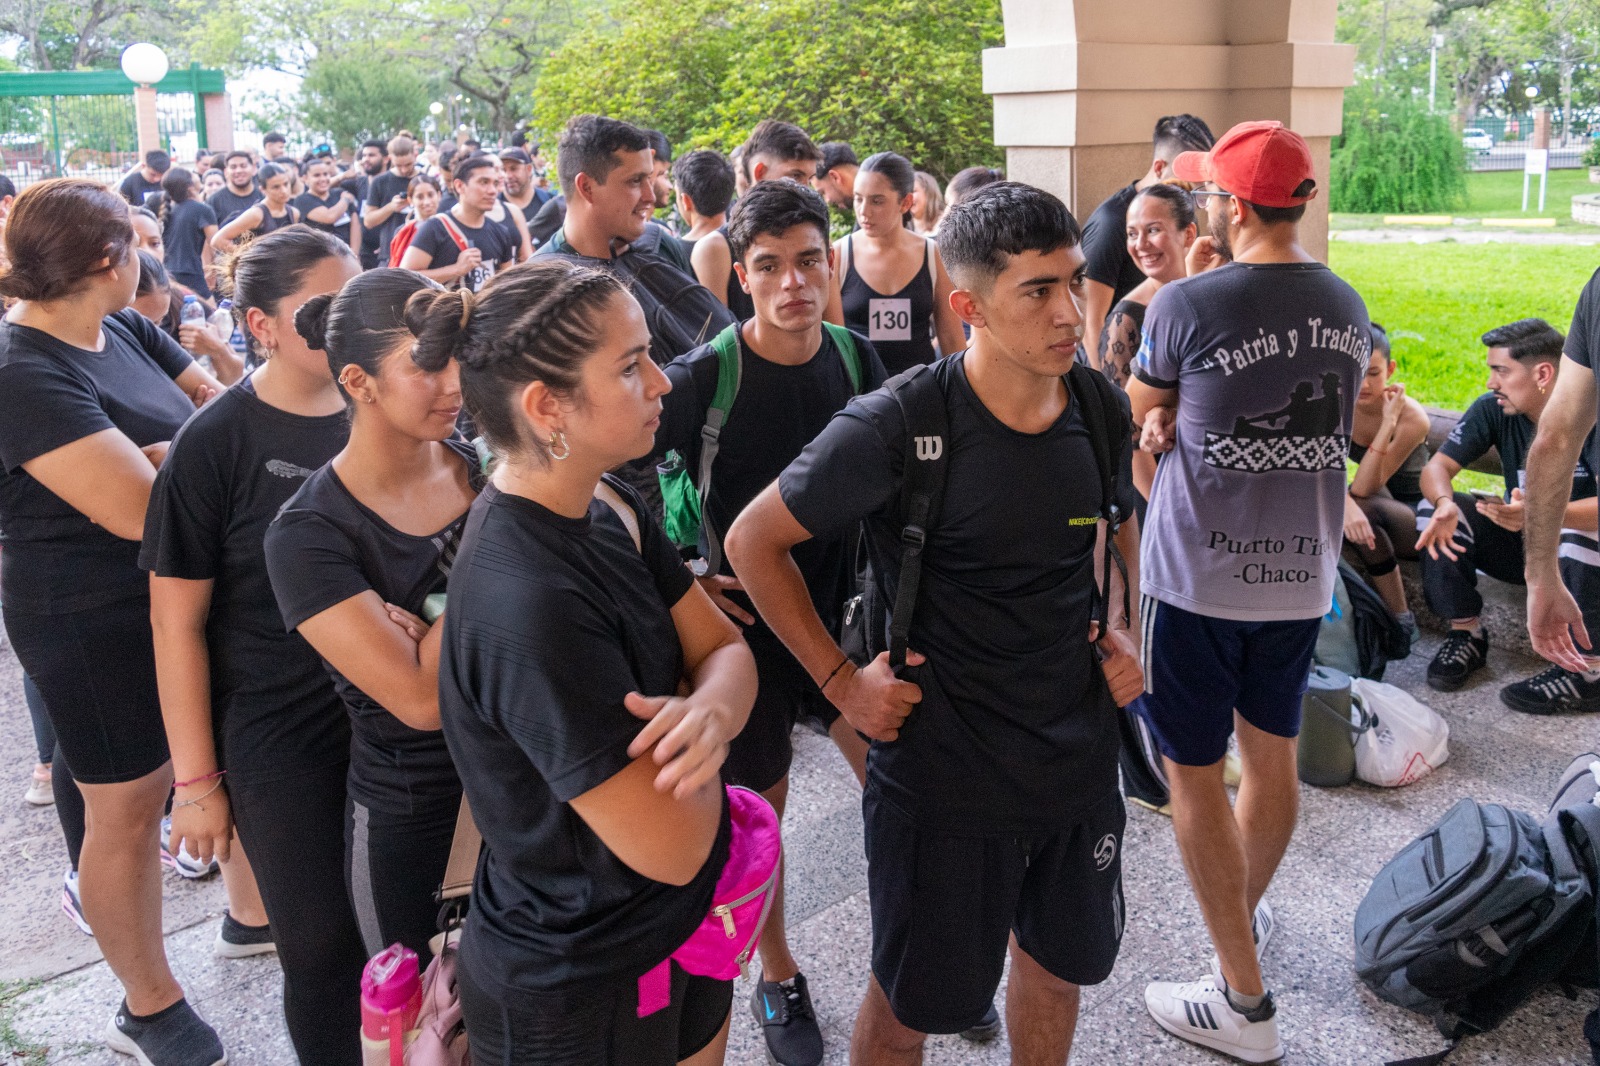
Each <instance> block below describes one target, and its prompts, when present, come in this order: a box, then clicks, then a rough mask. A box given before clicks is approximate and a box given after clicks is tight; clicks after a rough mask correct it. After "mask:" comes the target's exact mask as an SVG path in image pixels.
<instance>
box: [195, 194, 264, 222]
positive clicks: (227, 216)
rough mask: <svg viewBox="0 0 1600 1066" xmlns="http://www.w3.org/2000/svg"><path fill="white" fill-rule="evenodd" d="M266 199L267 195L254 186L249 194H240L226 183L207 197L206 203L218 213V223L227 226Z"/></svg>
mask: <svg viewBox="0 0 1600 1066" xmlns="http://www.w3.org/2000/svg"><path fill="white" fill-rule="evenodd" d="M265 199H266V197H265V196H263V195H262V194H261V190H260V189H257V188H255V187H253V186H252V187H251V189H250V191H249V192H248V193H247V194H245V195H244V196H239V195H237V194H236V193H234V191H233V186H231V185H224V186H223V187H222V188H220V189H218V190H217V191H216V192H214V193H212V194H211V195H210V196H208V197H206V203H207V204H209V205H210V207H211V210H212V211H213V212H214V213H215V214H216V216H217V225H219V226H226V225H227V224H228V223H230V222H232V221H233V220H234V219H236V218H238V217H239V216H240V215H242V214H244V213H245V212H246V211H248V210H250V209H251V208H252V207H254V206H255V205H256V204H259V203H260V202H261V201H262V200H265Z"/></svg>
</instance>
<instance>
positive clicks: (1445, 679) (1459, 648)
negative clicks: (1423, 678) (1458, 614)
mask: <svg viewBox="0 0 1600 1066" xmlns="http://www.w3.org/2000/svg"><path fill="white" fill-rule="evenodd" d="M1488 664H1489V637H1488V635H1487V634H1485V635H1484V636H1481V637H1478V636H1474V635H1473V634H1472V632H1471V631H1470V630H1466V629H1452V630H1451V631H1450V634H1449V635H1448V636H1447V637H1445V638H1444V646H1443V647H1441V648H1440V649H1439V651H1438V652H1437V654H1435V655H1434V657H1433V662H1431V663H1429V664H1428V687H1429V688H1435V689H1438V690H1439V691H1440V692H1454V691H1455V690H1456V689H1458V688H1460V687H1461V686H1462V685H1465V684H1466V683H1467V678H1469V677H1471V676H1472V674H1473V672H1474V671H1476V670H1482V669H1483V668H1484V667H1485V666H1487V665H1488Z"/></svg>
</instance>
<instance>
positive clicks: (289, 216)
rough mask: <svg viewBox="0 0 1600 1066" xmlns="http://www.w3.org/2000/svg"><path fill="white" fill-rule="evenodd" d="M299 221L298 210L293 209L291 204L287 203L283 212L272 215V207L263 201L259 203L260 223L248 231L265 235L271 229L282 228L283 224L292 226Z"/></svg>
mask: <svg viewBox="0 0 1600 1066" xmlns="http://www.w3.org/2000/svg"><path fill="white" fill-rule="evenodd" d="M299 221H300V212H298V211H296V210H295V209H294V205H293V204H289V205H287V206H286V207H284V209H283V214H281V215H273V213H272V209H271V208H269V207H268V206H267V205H266V203H264V202H263V203H262V204H261V225H259V226H257V227H256V228H255V229H253V230H251V231H250V232H251V233H254V234H255V235H256V236H257V237H265V236H266V235H267V234H269V233H271V232H272V231H273V230H279V229H283V227H285V226H292V225H294V224H295V223H296V222H299Z"/></svg>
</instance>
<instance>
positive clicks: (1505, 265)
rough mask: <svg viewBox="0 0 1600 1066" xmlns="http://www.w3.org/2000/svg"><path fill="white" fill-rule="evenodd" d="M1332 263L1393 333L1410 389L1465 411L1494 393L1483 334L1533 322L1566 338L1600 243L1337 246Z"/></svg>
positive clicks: (1597, 263) (1597, 262)
mask: <svg viewBox="0 0 1600 1066" xmlns="http://www.w3.org/2000/svg"><path fill="white" fill-rule="evenodd" d="M1329 257H1330V259H1331V263H1330V265H1331V266H1332V267H1333V269H1334V270H1336V271H1337V272H1338V273H1339V275H1340V276H1341V277H1343V278H1344V279H1345V280H1346V281H1348V282H1350V284H1352V285H1354V286H1355V288H1356V291H1357V292H1359V293H1360V294H1361V296H1362V298H1363V299H1365V300H1366V302H1367V310H1368V312H1369V313H1370V314H1371V315H1372V317H1373V318H1374V319H1376V320H1377V321H1379V322H1381V323H1383V325H1384V327H1385V328H1386V329H1388V331H1389V336H1390V338H1391V339H1392V341H1393V344H1394V354H1395V357H1396V358H1397V359H1399V361H1400V371H1399V380H1401V381H1404V382H1405V383H1406V390H1407V392H1408V393H1410V395H1412V396H1415V397H1416V398H1417V399H1418V400H1420V401H1421V402H1422V403H1424V404H1427V405H1430V406H1434V407H1444V408H1450V409H1453V410H1457V411H1459V410H1462V409H1464V408H1465V407H1466V406H1467V405H1468V404H1469V403H1471V402H1472V401H1473V399H1474V398H1476V397H1477V396H1479V395H1480V394H1482V393H1483V391H1484V388H1485V379H1486V378H1487V375H1488V371H1487V370H1486V369H1485V367H1484V362H1483V355H1484V347H1483V344H1482V343H1481V342H1480V341H1479V340H1478V338H1479V337H1480V336H1482V335H1483V333H1484V332H1485V331H1487V330H1490V329H1493V328H1494V327H1495V326H1500V325H1504V324H1505V323H1507V322H1511V321H1514V320H1516V319H1519V318H1530V317H1538V318H1543V319H1545V320H1546V321H1548V322H1549V323H1550V324H1552V325H1553V326H1555V327H1556V328H1557V329H1559V330H1561V331H1562V332H1563V333H1565V332H1566V330H1567V327H1568V326H1569V325H1571V323H1572V309H1573V307H1574V305H1576V303H1577V301H1578V294H1579V292H1580V291H1581V290H1582V289H1583V286H1584V284H1585V282H1587V281H1588V280H1589V276H1590V275H1591V274H1593V273H1594V271H1595V268H1596V267H1600V246H1585V245H1534V244H1456V243H1454V242H1449V241H1446V242H1441V243H1435V244H1357V243H1353V242H1346V241H1334V242H1333V243H1332V245H1331V246H1330V248H1329Z"/></svg>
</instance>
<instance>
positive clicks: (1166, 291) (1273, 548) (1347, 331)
mask: <svg viewBox="0 0 1600 1066" xmlns="http://www.w3.org/2000/svg"><path fill="white" fill-rule="evenodd" d="M1371 354H1372V333H1371V326H1370V323H1369V322H1368V320H1367V309H1366V305H1365V304H1364V303H1362V301H1361V297H1360V296H1358V295H1356V292H1355V290H1354V289H1352V288H1351V287H1350V286H1349V285H1347V284H1346V283H1345V282H1344V281H1342V280H1340V279H1339V278H1338V277H1337V276H1335V275H1334V273H1333V272H1332V271H1331V270H1329V269H1328V268H1327V267H1325V266H1323V265H1322V264H1320V263H1271V264H1265V263H1262V264H1246V263H1232V264H1229V265H1228V266H1225V267H1220V268H1218V269H1217V270H1213V271H1210V272H1208V273H1205V274H1201V275H1198V276H1196V277H1193V278H1188V279H1185V280H1183V281H1178V282H1174V283H1172V284H1170V285H1166V286H1164V287H1163V288H1162V289H1161V291H1160V292H1158V293H1156V297H1155V299H1154V300H1152V301H1151V302H1150V310H1149V312H1148V314H1147V315H1146V317H1145V328H1144V340H1143V343H1142V344H1141V345H1140V347H1139V354H1138V357H1137V358H1136V359H1135V363H1134V366H1135V373H1136V374H1137V376H1138V378H1139V380H1141V381H1143V382H1144V383H1145V384H1147V385H1150V386H1152V387H1154V388H1158V389H1177V390H1178V419H1177V427H1176V437H1177V443H1176V445H1175V447H1174V448H1173V450H1172V451H1171V453H1169V454H1168V455H1167V456H1165V457H1164V458H1163V459H1162V461H1161V465H1160V466H1159V467H1157V468H1156V479H1155V485H1154V487H1153V488H1152V490H1151V494H1150V510H1149V514H1148V517H1147V519H1146V522H1145V527H1144V535H1143V538H1142V542H1143V543H1142V546H1141V549H1140V575H1141V586H1142V591H1143V592H1144V594H1145V595H1147V596H1151V597H1153V598H1155V599H1157V600H1160V601H1161V602H1162V603H1167V604H1171V605H1172V606H1175V607H1180V608H1182V609H1184V610H1186V611H1193V612H1195V613H1196V614H1202V615H1207V616H1209V617H1212V618H1227V619H1233V620H1236V621H1248V622H1270V621H1283V620H1289V619H1297V618H1316V617H1317V616H1319V615H1322V614H1324V613H1326V612H1327V610H1328V604H1329V602H1330V600H1331V598H1332V595H1333V580H1334V575H1335V573H1336V571H1337V569H1338V564H1339V545H1340V540H1341V538H1342V536H1343V525H1344V493H1345V467H1344V463H1345V455H1346V454H1347V453H1348V451H1349V447H1350V421H1351V418H1352V415H1353V413H1354V410H1355V399H1356V392H1357V390H1358V388H1359V387H1360V382H1361V376H1362V375H1363V374H1364V373H1366V368H1367V359H1368V357H1369V356H1370V355H1371Z"/></svg>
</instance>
